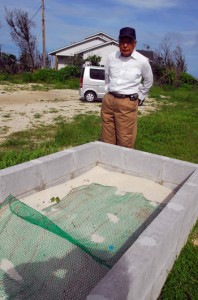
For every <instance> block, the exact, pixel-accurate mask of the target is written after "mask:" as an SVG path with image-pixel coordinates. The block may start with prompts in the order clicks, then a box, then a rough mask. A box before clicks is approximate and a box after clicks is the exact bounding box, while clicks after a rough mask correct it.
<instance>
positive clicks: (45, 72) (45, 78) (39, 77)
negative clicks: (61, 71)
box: [32, 69, 57, 83]
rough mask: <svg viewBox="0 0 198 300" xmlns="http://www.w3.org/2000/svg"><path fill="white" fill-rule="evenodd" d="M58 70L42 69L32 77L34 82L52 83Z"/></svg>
mask: <svg viewBox="0 0 198 300" xmlns="http://www.w3.org/2000/svg"><path fill="white" fill-rule="evenodd" d="M56 72H57V71H55V70H54V69H40V70H37V71H35V72H34V73H33V74H32V79H33V81H34V82H46V83H50V82H52V81H54V80H55V78H56Z"/></svg>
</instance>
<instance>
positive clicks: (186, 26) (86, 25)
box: [0, 0, 198, 78]
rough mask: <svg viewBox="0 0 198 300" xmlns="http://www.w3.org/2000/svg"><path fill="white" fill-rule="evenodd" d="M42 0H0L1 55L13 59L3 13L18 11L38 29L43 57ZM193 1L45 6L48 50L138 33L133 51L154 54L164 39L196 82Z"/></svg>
mask: <svg viewBox="0 0 198 300" xmlns="http://www.w3.org/2000/svg"><path fill="white" fill-rule="evenodd" d="M41 2H42V1H41V0H34V1H32V0H17V1H16V0H0V45H1V50H2V51H3V52H8V53H13V54H16V55H17V50H16V47H15V46H14V43H13V42H12V41H11V37H10V34H9V28H8V26H7V24H6V21H5V7H7V9H9V10H13V9H21V10H23V11H26V12H28V15H29V17H30V18H32V20H33V21H34V22H35V24H36V28H35V29H34V30H33V33H34V34H35V35H36V36H37V39H38V45H39V49H40V51H42V27H41V10H39V8H40V7H41ZM197 16H198V2H197V0H188V1H186V0H99V1H93V0H73V1H69V0H56V1H52V0H45V26H46V49H47V51H48V52H50V51H52V50H55V49H58V48H62V47H64V46H66V45H68V44H70V43H73V42H77V41H80V40H82V39H84V38H85V37H87V36H89V35H92V34H95V33H98V32H101V31H102V32H104V33H106V34H108V35H110V36H112V37H114V38H116V39H117V37H118V34H119V30H120V28H122V27H125V26H129V27H134V28H135V29H136V35H137V49H142V48H144V45H145V44H146V45H149V46H150V48H151V50H157V49H158V47H159V45H160V43H161V41H162V39H163V38H164V37H165V36H168V37H169V38H170V40H171V43H172V47H173V49H174V48H175V47H176V45H179V46H180V47H181V48H182V50H183V54H184V56H185V59H186V63H187V67H188V73H190V74H192V75H193V76H195V77H196V78H198V17H197Z"/></svg>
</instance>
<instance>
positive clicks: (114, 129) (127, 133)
mask: <svg viewBox="0 0 198 300" xmlns="http://www.w3.org/2000/svg"><path fill="white" fill-rule="evenodd" d="M137 113H138V100H136V101H130V99H129V98H123V99H121V98H115V97H114V96H113V95H111V94H109V93H107V94H106V95H105V96H104V98H103V100H102V108H101V118H102V135H101V139H102V141H103V142H105V143H110V144H114V145H119V146H123V147H127V148H134V145H135V139H136V135H137Z"/></svg>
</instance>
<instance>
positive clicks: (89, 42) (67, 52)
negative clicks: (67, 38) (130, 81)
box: [49, 32, 153, 70]
mask: <svg viewBox="0 0 198 300" xmlns="http://www.w3.org/2000/svg"><path fill="white" fill-rule="evenodd" d="M118 49H119V44H118V41H117V40H116V39H114V38H112V37H111V36H109V35H107V34H105V33H103V32H99V33H96V34H94V35H90V36H88V37H86V38H85V39H84V40H82V41H80V42H76V43H72V44H70V45H69V46H65V47H63V48H59V49H57V50H54V51H52V52H50V53H49V55H52V56H54V57H55V66H54V67H55V69H56V70H59V69H61V68H63V67H65V66H67V65H73V64H74V61H75V60H76V59H77V58H78V59H79V58H81V60H85V59H86V58H87V57H88V56H92V55H96V56H100V57H101V61H100V64H101V65H105V62H106V59H107V56H108V54H109V53H111V52H113V51H116V50H118ZM137 51H139V52H141V53H142V54H143V55H145V56H146V57H148V58H149V60H150V61H152V57H153V52H152V51H145V50H137Z"/></svg>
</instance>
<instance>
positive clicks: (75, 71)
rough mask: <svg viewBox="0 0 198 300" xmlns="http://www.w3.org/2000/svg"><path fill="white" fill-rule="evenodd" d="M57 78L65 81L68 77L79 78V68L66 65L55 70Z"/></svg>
mask: <svg viewBox="0 0 198 300" xmlns="http://www.w3.org/2000/svg"><path fill="white" fill-rule="evenodd" d="M57 72H58V74H57V79H58V80H60V81H62V82H63V81H65V80H66V79H69V78H79V77H80V68H79V67H76V66H66V67H65V68H62V69H60V70H58V71H57Z"/></svg>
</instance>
